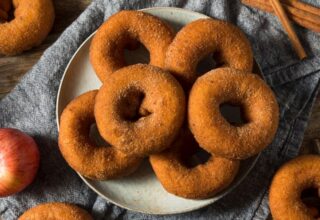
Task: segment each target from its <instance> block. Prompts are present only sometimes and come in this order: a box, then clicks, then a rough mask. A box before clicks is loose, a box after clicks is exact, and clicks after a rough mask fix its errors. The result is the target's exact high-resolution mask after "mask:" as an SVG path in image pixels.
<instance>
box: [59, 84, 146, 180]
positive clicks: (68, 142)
mask: <svg viewBox="0 0 320 220" xmlns="http://www.w3.org/2000/svg"><path fill="white" fill-rule="evenodd" d="M96 94H97V90H94V91H90V92H87V93H85V94H83V95H81V96H79V97H77V98H76V99H74V100H73V101H71V102H70V103H69V104H68V106H67V107H66V108H65V109H64V110H63V113H62V115H61V118H60V132H59V147H60V151H61V153H62V155H63V157H64V158H65V160H66V161H67V162H68V164H69V165H70V166H71V167H72V168H73V169H74V170H76V171H78V172H79V173H80V174H81V175H83V176H86V177H88V178H90V179H96V180H106V179H113V178H118V177H121V176H125V175H128V174H130V173H132V172H134V171H135V170H136V169H137V168H138V166H139V165H140V163H141V161H142V159H141V158H137V157H134V156H130V155H127V154H124V153H122V152H121V151H119V150H117V149H116V148H114V147H112V146H111V147H108V146H104V145H98V144H95V143H94V142H93V141H92V140H91V139H90V136H89V133H90V127H91V125H93V124H94V123H95V118H94V113H93V110H94V102H95V96H96Z"/></svg>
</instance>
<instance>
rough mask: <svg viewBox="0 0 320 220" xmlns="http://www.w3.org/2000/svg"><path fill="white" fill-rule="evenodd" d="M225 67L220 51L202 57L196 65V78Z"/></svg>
mask: <svg viewBox="0 0 320 220" xmlns="http://www.w3.org/2000/svg"><path fill="white" fill-rule="evenodd" d="M223 66H226V63H225V61H224V60H223V59H222V55H221V52H220V51H215V52H213V53H209V54H208V55H206V56H205V57H203V58H202V59H201V60H200V61H199V62H198V65H197V68H196V72H197V75H198V76H201V75H203V74H205V73H207V72H209V71H210V70H212V69H215V68H219V67H223Z"/></svg>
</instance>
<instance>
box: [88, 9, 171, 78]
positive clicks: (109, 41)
mask: <svg viewBox="0 0 320 220" xmlns="http://www.w3.org/2000/svg"><path fill="white" fill-rule="evenodd" d="M173 37H174V32H173V30H172V29H171V27H169V26H168V25H167V24H166V23H164V22H163V21H162V20H160V19H158V18H157V17H155V16H152V15H150V14H147V13H144V12H141V11H120V12H118V13H116V14H114V15H113V16H111V17H110V18H109V19H108V20H107V21H106V22H105V23H104V24H103V25H102V26H101V27H100V28H99V29H98V31H97V33H96V34H95V36H94V38H93V40H92V43H91V46H90V61H91V63H92V65H93V68H94V70H95V72H96V74H97V75H98V77H99V78H100V80H101V81H103V82H104V81H105V79H107V78H108V76H109V75H110V74H111V73H113V72H114V71H116V70H118V69H120V68H122V67H124V66H126V63H125V59H124V48H125V47H126V46H127V45H128V44H130V42H131V41H132V40H137V41H139V42H141V43H142V44H143V45H144V46H145V47H146V48H147V50H148V51H149V53H150V64H151V65H154V66H158V67H163V65H164V59H165V53H166V51H167V48H168V46H169V44H170V43H171V41H172V39H173Z"/></svg>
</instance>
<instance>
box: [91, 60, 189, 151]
mask: <svg viewBox="0 0 320 220" xmlns="http://www.w3.org/2000/svg"><path fill="white" fill-rule="evenodd" d="M184 113H185V97H184V93H183V90H182V88H181V86H180V85H179V83H178V82H177V81H176V80H175V78H174V77H173V76H172V75H171V74H170V73H168V72H166V71H164V70H163V69H160V68H158V67H154V66H151V65H145V64H136V65H132V66H128V67H124V68H122V69H120V70H118V71H116V72H115V73H114V74H112V75H111V76H110V77H109V79H108V80H107V81H105V82H104V84H103V86H102V87H101V88H100V90H99V92H98V95H97V97H96V104H95V106H94V114H95V117H96V121H97V127H98V130H99V132H100V134H101V136H102V137H103V138H104V139H105V140H107V141H108V142H109V143H110V144H111V145H113V146H115V147H117V149H119V150H121V151H123V152H124V153H131V154H135V155H138V156H146V155H149V154H151V153H157V152H160V151H162V150H164V149H165V148H167V147H168V146H170V144H171V143H172V141H173V140H174V138H175V137H176V135H177V134H178V131H179V129H180V127H181V125H182V122H183V119H184Z"/></svg>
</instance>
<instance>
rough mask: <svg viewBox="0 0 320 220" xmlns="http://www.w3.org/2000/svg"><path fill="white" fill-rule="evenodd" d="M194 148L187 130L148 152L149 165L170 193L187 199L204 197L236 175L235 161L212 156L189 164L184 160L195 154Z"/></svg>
mask: <svg viewBox="0 0 320 220" xmlns="http://www.w3.org/2000/svg"><path fill="white" fill-rule="evenodd" d="M197 148H198V144H197V143H196V142H195V141H194V138H193V137H192V134H191V133H190V131H189V132H185V131H184V132H181V134H180V136H179V137H178V139H177V140H176V141H175V142H174V143H173V145H172V146H171V147H170V148H168V149H166V150H165V151H163V152H160V153H159V154H153V155H150V163H151V166H152V168H153V170H154V172H155V174H156V176H157V178H158V180H159V181H160V182H161V184H162V186H163V187H164V188H165V189H166V190H167V191H168V192H169V193H172V194H174V195H176V196H180V197H184V198H188V199H206V198H210V197H212V196H214V195H215V194H217V193H218V192H221V191H222V190H223V189H225V188H226V187H228V186H229V185H230V183H231V182H232V181H233V179H234V178H235V176H236V174H237V172H238V169H239V164H240V162H239V161H238V160H230V159H225V158H222V157H215V156H212V155H211V156H210V158H209V159H208V161H206V162H205V163H203V164H198V165H196V166H194V167H190V166H188V164H187V163H186V159H187V158H188V157H191V156H192V155H193V154H194V153H196V151H197Z"/></svg>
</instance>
